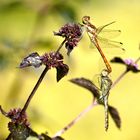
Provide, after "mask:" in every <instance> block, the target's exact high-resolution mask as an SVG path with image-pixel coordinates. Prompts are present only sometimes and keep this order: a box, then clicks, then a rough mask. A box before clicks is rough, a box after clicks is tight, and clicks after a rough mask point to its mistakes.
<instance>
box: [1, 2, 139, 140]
mask: <svg viewBox="0 0 140 140" xmlns="http://www.w3.org/2000/svg"><path fill="white" fill-rule="evenodd" d="M24 2H25V4H26V5H28V6H27V9H26V8H21V9H18V11H16V10H15V11H14V9H12V7H11V9H10V10H11V11H10V10H9V11H7V13H6V12H5V13H4V12H3V9H0V12H1V13H0V37H1V38H2V39H3V38H6V39H10V40H12V41H13V42H14V41H19V44H20V43H21V42H22V43H23V41H24V43H25V45H26V43H27V44H28V43H29V41H30V36H31V35H32V30H34V29H33V28H34V24H35V19H36V11H37V9H38V8H39V7H41V6H42V5H43V4H44V3H45V1H43V0H42V1H37V0H36V1H33V0H32V1H30V2H29V1H27V0H25V1H24ZM63 2H67V3H68V4H70V5H72V6H73V7H74V9H75V10H76V12H77V18H76V22H80V23H81V18H82V16H84V15H89V16H90V17H91V21H92V23H93V24H95V25H96V26H97V27H98V26H100V25H104V24H107V23H109V22H111V21H117V22H116V23H115V24H113V25H111V26H110V27H109V28H111V29H120V30H121V31H122V33H121V35H120V36H119V37H118V38H116V40H117V41H122V42H123V43H124V48H125V49H126V52H125V53H124V54H121V55H120V54H115V55H114V54H113V55H111V54H110V53H107V58H108V59H111V58H113V56H121V57H122V58H133V59H137V58H138V57H139V56H140V51H139V50H138V45H139V42H140V1H139V0H123V1H122V0H114V1H111V0H106V1H105V0H99V1H97V0H96V1H87V2H83V1H80V0H79V3H78V2H75V1H73V0H71V1H63ZM8 3H9V1H7V3H6V1H2V0H1V2H0V5H1V8H2V6H3V7H4V6H5V5H6V4H8ZM48 3H49V4H50V5H51V4H53V3H55V1H53V2H52V1H48ZM83 3H84V4H83ZM67 22H68V21H67V19H65V20H64V18H62V16H61V15H57V14H53V13H51V12H50V13H49V12H48V14H47V15H46V17H45V18H44V19H43V21H42V22H41V26H40V27H39V28H38V29H37V31H35V32H34V33H33V38H34V39H36V38H37V39H38V38H43V39H44V40H45V39H50V40H51V42H52V44H50V46H51V47H52V50H55V49H56V48H57V47H58V46H59V44H60V43H61V42H62V38H60V37H54V36H53V31H58V29H59V28H60V27H61V26H62V25H64V24H65V23H67ZM85 36H86V35H85ZM89 44H90V42H89V39H88V38H87V37H85V38H83V40H82V41H81V43H79V45H78V47H76V48H75V49H74V50H73V52H72V53H71V57H70V58H68V57H67V56H66V50H65V49H64V48H63V49H62V53H63V55H64V58H65V63H67V64H68V65H69V67H70V71H69V74H68V75H67V76H66V77H64V78H63V79H62V80H61V81H60V82H59V83H57V82H56V79H55V75H56V71H55V69H51V70H50V71H49V72H48V74H47V75H46V77H45V79H44V80H43V82H42V84H41V86H40V87H39V89H38V90H37V92H36V95H35V96H34V98H33V100H32V101H31V104H30V106H29V108H28V110H27V114H28V117H29V120H30V123H31V127H32V128H33V129H34V130H35V131H37V132H38V133H41V132H45V131H47V132H48V133H49V135H50V136H53V135H54V134H55V133H56V132H57V131H58V130H60V129H62V128H63V127H64V126H65V125H66V124H68V123H69V122H70V121H71V120H73V119H74V118H75V117H76V116H77V115H78V114H79V113H80V112H81V111H82V110H84V109H85V108H86V107H87V106H88V105H89V104H90V103H91V101H92V95H91V94H90V92H88V91H87V90H85V89H83V88H80V87H78V86H76V85H74V84H72V83H70V82H69V81H68V80H69V79H71V78H76V77H85V78H89V79H91V80H92V79H93V77H94V75H96V74H99V73H100V71H99V70H101V66H100V65H101V64H100V63H102V62H101V58H100V55H99V54H98V52H97V51H92V50H91V49H89V48H88V46H89ZM51 47H50V48H51ZM23 50H24V49H23V48H22V51H16V49H15V50H12V49H9V48H7V47H4V45H3V44H2V42H1V43H0V51H1V52H3V53H5V52H7V57H11V58H10V60H11V62H13V63H10V65H9V66H7V67H6V68H5V69H4V70H2V71H1V72H0V95H1V97H0V104H1V105H2V107H3V108H4V109H5V110H7V111H9V110H10V108H18V107H21V108H22V107H23V105H24V103H25V101H26V99H27V97H28V95H29V94H30V92H31V90H32V88H33V87H34V85H35V83H36V81H37V79H38V77H39V76H40V74H41V72H42V70H43V68H39V69H34V68H27V70H26V69H25V70H24V69H18V68H16V67H17V66H18V65H19V63H20V61H21V59H22V58H23V57H24V56H26V55H28V54H29V52H34V51H37V52H39V53H40V54H43V53H44V52H48V51H50V50H51V49H47V47H46V48H45V47H42V48H41V47H38V46H37V47H35V46H32V48H31V49H30V50H29V51H25V52H24V53H23ZM112 51H113V50H111V52H112ZM108 52H109V51H108ZM18 53H19V54H18ZM111 65H112V68H113V71H112V74H111V77H112V80H113V81H114V80H115V79H116V78H117V77H118V76H119V75H120V74H121V73H122V72H123V71H124V70H125V67H124V66H122V65H119V64H111ZM139 85H140V74H139V73H138V74H134V73H131V72H129V73H128V74H127V75H126V76H125V77H123V79H122V80H121V81H120V82H119V83H118V84H117V85H116V87H114V88H113V89H112V90H111V92H110V96H109V104H111V105H112V106H114V107H116V108H117V109H118V111H119V113H120V116H121V120H122V127H121V130H118V129H117V128H116V126H115V124H114V122H113V121H112V119H111V118H110V121H109V122H110V124H109V130H108V132H105V130H104V108H103V107H102V106H98V107H95V108H93V109H92V110H91V111H90V112H88V113H87V114H86V115H85V116H84V117H83V118H81V120H80V121H79V122H77V123H76V124H75V125H74V126H73V127H72V128H71V129H70V130H68V131H67V132H66V133H64V135H62V137H64V138H65V139H66V140H85V139H86V140H93V139H94V140H132V139H133V140H139V139H140V134H139V132H140V102H139V98H140V86H139ZM8 121H9V120H8V119H7V118H4V116H2V115H0V139H3V137H6V136H7V135H8V133H9V132H8V130H7V123H8Z"/></svg>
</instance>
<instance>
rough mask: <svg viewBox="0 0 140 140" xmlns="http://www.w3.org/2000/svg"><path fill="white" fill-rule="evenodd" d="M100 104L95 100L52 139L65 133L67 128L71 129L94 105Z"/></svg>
mask: <svg viewBox="0 0 140 140" xmlns="http://www.w3.org/2000/svg"><path fill="white" fill-rule="evenodd" d="M96 105H98V103H97V101H96V100H93V102H92V103H91V104H90V105H89V106H88V107H87V108H86V109H84V110H83V111H82V112H81V113H80V114H79V115H78V116H77V117H76V118H75V119H74V120H72V121H71V122H70V123H69V124H68V125H66V126H65V127H64V128H63V129H61V130H59V131H58V132H57V133H56V134H55V135H54V136H53V137H52V139H54V138H56V137H58V136H61V135H62V134H63V133H65V132H66V131H67V130H69V129H70V128H71V127H72V126H73V125H74V124H76V123H77V122H78V121H79V120H80V119H81V117H82V116H84V115H85V114H86V113H87V112H89V111H90V110H91V109H92V108H93V107H94V106H96Z"/></svg>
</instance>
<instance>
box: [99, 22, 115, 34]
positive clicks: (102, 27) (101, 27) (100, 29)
mask: <svg viewBox="0 0 140 140" xmlns="http://www.w3.org/2000/svg"><path fill="white" fill-rule="evenodd" d="M113 23H115V21H113V22H110V23H108V24H106V25H103V26H99V27H98V28H97V33H98V34H99V33H100V32H102V30H103V29H104V28H105V27H107V26H109V25H111V24H113Z"/></svg>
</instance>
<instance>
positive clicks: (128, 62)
mask: <svg viewBox="0 0 140 140" xmlns="http://www.w3.org/2000/svg"><path fill="white" fill-rule="evenodd" d="M111 62H112V63H120V64H124V65H125V66H126V70H127V71H132V72H134V73H137V72H140V69H139V67H138V64H137V63H136V61H134V60H133V59H130V58H128V59H122V58H120V57H114V58H113V59H112V60H111Z"/></svg>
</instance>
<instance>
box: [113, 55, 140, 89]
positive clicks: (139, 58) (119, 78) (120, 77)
mask: <svg viewBox="0 0 140 140" xmlns="http://www.w3.org/2000/svg"><path fill="white" fill-rule="evenodd" d="M139 60H140V57H138V58H137V59H136V61H135V63H138V61H139ZM128 72H129V71H128V70H127V69H126V70H125V71H124V72H123V73H122V74H121V75H120V76H119V77H118V78H117V79H116V80H115V82H114V83H113V84H112V86H111V88H113V87H114V86H115V85H116V84H117V83H118V82H119V81H120V80H121V79H122V78H123V77H124V76H125V75H126V73H128Z"/></svg>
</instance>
